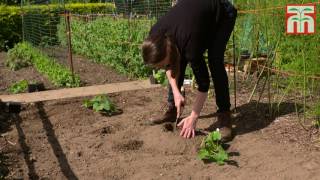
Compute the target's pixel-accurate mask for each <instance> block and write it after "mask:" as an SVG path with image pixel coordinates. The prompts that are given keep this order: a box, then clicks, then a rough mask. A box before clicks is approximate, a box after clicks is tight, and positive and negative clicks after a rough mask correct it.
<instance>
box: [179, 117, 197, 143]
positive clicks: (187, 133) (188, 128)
mask: <svg viewBox="0 0 320 180" xmlns="http://www.w3.org/2000/svg"><path fill="white" fill-rule="evenodd" d="M196 125H197V117H195V116H192V115H190V116H188V117H186V118H184V119H183V120H182V121H181V122H180V123H179V124H178V127H180V128H181V127H182V130H181V132H180V136H182V137H184V138H194V136H195V128H196Z"/></svg>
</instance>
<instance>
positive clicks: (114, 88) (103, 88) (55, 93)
mask: <svg viewBox="0 0 320 180" xmlns="http://www.w3.org/2000/svg"><path fill="white" fill-rule="evenodd" d="M156 87H160V85H152V84H150V82H149V80H139V81H130V82H122V83H112V84H105V85H96V86H87V87H78V88H67V89H58V90H49V91H41V92H34V93H22V94H14V95H0V99H1V100H2V101H3V102H20V103H32V102H39V101H48V100H56V99H65V98H75V97H84V96H94V95H99V94H108V93H115V92H123V91H133V90H139V89H149V88H156Z"/></svg>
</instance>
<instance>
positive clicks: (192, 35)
mask: <svg viewBox="0 0 320 180" xmlns="http://www.w3.org/2000/svg"><path fill="white" fill-rule="evenodd" d="M219 4H220V0H180V1H179V3H178V4H177V5H176V6H175V7H173V8H172V9H171V10H170V11H169V12H168V13H167V14H166V15H164V16H163V17H162V18H160V19H159V20H158V22H157V23H156V24H155V25H154V26H153V27H152V28H151V31H150V35H155V34H157V33H166V34H168V35H169V36H171V38H172V39H173V41H174V43H175V44H176V46H177V48H178V50H179V52H180V56H181V61H187V62H189V63H191V67H192V69H193V73H194V74H195V77H196V80H197V83H198V86H199V88H198V90H199V91H201V92H206V91H208V88H209V87H208V82H205V83H202V80H203V78H202V77H203V73H208V70H207V67H206V64H205V63H204V58H203V53H204V52H205V50H206V49H207V48H208V46H209V45H210V43H209V40H210V39H211V38H210V37H211V36H213V34H214V33H213V32H214V28H215V26H216V23H217V19H218V14H219V12H220V6H219ZM200 62H201V63H200ZM206 81H209V80H206ZM202 84H204V85H202Z"/></svg>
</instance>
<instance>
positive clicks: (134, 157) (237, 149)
mask: <svg viewBox="0 0 320 180" xmlns="http://www.w3.org/2000/svg"><path fill="white" fill-rule="evenodd" d="M165 94H166V90H165V88H157V89H151V90H139V91H131V92H122V93H115V94H112V95H110V96H111V100H112V101H113V102H115V103H116V104H117V106H118V107H119V108H120V109H122V110H123V113H122V114H120V115H116V116H111V117H109V116H104V115H101V114H99V113H95V112H93V111H92V110H89V109H86V108H84V107H83V106H82V101H83V99H85V98H77V99H68V100H60V101H50V102H43V103H37V104H30V105H26V106H24V110H23V111H22V112H21V113H20V114H19V115H18V116H15V117H13V118H12V125H11V129H8V130H7V133H6V136H7V140H10V141H11V142H14V143H16V145H10V144H7V143H5V141H4V139H3V138H1V139H0V145H1V147H4V149H3V152H4V153H5V154H6V155H8V156H10V157H11V162H12V165H11V166H10V169H11V172H10V176H9V179H10V178H12V179H13V178H21V179H111V180H112V179H139V180H140V179H201V180H202V179H245V180H247V179H314V180H316V179H319V177H320V171H319V168H320V152H319V148H317V144H316V143H314V142H313V141H312V138H311V132H310V131H305V130H304V129H303V128H302V127H301V126H300V125H299V123H298V121H297V119H296V117H295V113H294V106H293V104H290V103H284V104H283V105H282V107H281V113H280V114H277V115H276V116H275V117H270V116H269V115H268V105H267V103H263V102H261V103H258V104H256V103H255V102H251V103H246V100H247V98H248V95H249V94H248V92H246V91H245V90H242V92H241V94H240V97H239V98H238V109H237V111H238V114H237V115H236V116H235V118H234V121H235V124H236V131H237V133H238V135H237V136H236V137H235V139H234V140H233V141H232V142H230V143H229V144H228V145H226V147H227V149H228V152H229V154H230V156H231V158H230V161H229V162H228V164H226V165H224V166H218V165H216V164H214V163H208V164H206V163H204V162H202V161H200V160H199V159H197V151H198V149H199V145H200V143H201V141H202V139H203V138H204V137H205V136H204V135H202V134H201V133H198V135H197V136H196V138H194V139H190V140H186V139H183V138H181V137H180V136H179V135H178V132H175V131H172V128H171V126H170V125H154V126H150V125H149V124H148V123H147V120H148V118H150V117H151V116H152V115H154V114H161V113H162V112H161V109H160V107H161V106H162V105H163V104H164V103H165V99H166V98H165V97H166V95H165ZM186 95H187V97H188V98H187V106H186V109H185V111H184V116H187V114H188V113H189V112H190V110H191V103H192V99H193V97H194V96H195V94H194V93H192V92H191V91H190V89H187V92H186ZM214 104H215V103H214V99H212V98H211V99H209V100H208V101H207V103H206V105H205V107H204V110H203V113H202V116H201V118H200V119H199V123H198V129H200V130H201V129H205V128H207V127H209V126H210V125H211V124H212V123H214V121H215V115H214V114H213V112H215V106H214ZM257 105H258V106H257ZM317 138H320V137H317Z"/></svg>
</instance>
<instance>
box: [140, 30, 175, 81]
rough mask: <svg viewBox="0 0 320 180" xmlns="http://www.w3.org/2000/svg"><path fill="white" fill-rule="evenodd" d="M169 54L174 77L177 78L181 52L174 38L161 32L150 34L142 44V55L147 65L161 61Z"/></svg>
mask: <svg viewBox="0 0 320 180" xmlns="http://www.w3.org/2000/svg"><path fill="white" fill-rule="evenodd" d="M168 55H169V60H170V69H171V70H172V77H173V78H175V77H176V76H178V74H179V71H180V54H179V51H178V49H177V47H176V45H175V43H174V42H173V41H172V38H171V37H170V36H168V35H166V34H162V33H160V34H157V35H153V36H149V37H148V38H147V39H146V40H145V41H144V42H143V44H142V57H143V61H144V63H145V64H147V65H154V64H157V63H160V62H161V61H162V60H164V59H165V58H166V57H167V56H168Z"/></svg>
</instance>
